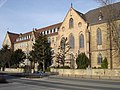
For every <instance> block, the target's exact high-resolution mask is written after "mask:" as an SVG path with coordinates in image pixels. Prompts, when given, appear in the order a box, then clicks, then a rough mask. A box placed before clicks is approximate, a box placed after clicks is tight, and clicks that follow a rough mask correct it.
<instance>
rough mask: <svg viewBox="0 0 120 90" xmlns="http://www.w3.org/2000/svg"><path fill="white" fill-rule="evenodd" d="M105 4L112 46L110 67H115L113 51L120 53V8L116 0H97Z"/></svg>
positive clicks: (108, 32) (110, 46)
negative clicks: (119, 20)
mask: <svg viewBox="0 0 120 90" xmlns="http://www.w3.org/2000/svg"><path fill="white" fill-rule="evenodd" d="M97 2H99V3H100V4H101V5H102V6H104V14H105V16H106V17H105V20H106V24H107V34H108V38H109V48H110V68H111V69H112V68H113V60H112V59H113V51H115V52H116V53H117V56H118V57H119V55H120V25H119V24H118V21H117V20H118V19H119V18H120V10H119V7H117V6H116V5H115V4H113V3H114V2H115V0H97Z"/></svg>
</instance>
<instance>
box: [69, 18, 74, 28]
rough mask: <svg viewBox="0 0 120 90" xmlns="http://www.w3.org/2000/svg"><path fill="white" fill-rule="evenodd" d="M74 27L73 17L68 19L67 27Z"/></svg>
mask: <svg viewBox="0 0 120 90" xmlns="http://www.w3.org/2000/svg"><path fill="white" fill-rule="evenodd" d="M73 27H74V20H73V18H70V20H69V28H73Z"/></svg>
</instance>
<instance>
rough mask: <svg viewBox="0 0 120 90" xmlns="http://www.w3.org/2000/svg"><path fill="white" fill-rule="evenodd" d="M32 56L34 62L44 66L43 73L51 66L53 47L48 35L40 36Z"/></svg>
mask: <svg viewBox="0 0 120 90" xmlns="http://www.w3.org/2000/svg"><path fill="white" fill-rule="evenodd" d="M30 56H31V58H32V60H33V61H34V62H38V63H39V65H41V63H42V65H43V71H45V69H46V68H47V67H48V66H50V65H51V47H50V43H49V42H48V40H47V36H46V35H40V36H39V37H38V38H37V39H36V41H35V44H34V45H33V50H32V51H31V53H30Z"/></svg>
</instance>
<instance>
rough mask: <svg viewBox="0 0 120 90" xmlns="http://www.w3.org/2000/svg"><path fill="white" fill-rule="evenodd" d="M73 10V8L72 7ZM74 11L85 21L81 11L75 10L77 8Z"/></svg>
mask: <svg viewBox="0 0 120 90" xmlns="http://www.w3.org/2000/svg"><path fill="white" fill-rule="evenodd" d="M74 10H75V9H74ZM75 11H76V13H77V14H78V15H79V16H80V17H82V18H83V19H84V20H85V21H86V19H85V15H84V14H83V13H81V12H79V11H77V10H75Z"/></svg>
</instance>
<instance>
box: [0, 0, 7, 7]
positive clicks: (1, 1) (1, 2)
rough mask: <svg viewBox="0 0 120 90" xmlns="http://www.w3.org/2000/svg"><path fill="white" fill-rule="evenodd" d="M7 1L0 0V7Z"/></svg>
mask: <svg viewBox="0 0 120 90" xmlns="http://www.w3.org/2000/svg"><path fill="white" fill-rule="evenodd" d="M6 2H7V0H0V8H1V7H2V6H3V5H4V4H5V3H6Z"/></svg>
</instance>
